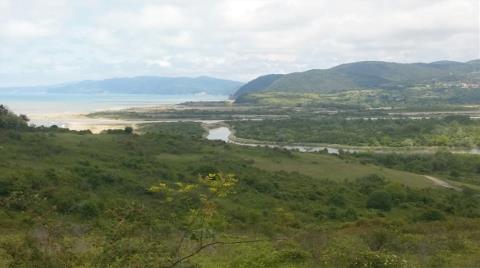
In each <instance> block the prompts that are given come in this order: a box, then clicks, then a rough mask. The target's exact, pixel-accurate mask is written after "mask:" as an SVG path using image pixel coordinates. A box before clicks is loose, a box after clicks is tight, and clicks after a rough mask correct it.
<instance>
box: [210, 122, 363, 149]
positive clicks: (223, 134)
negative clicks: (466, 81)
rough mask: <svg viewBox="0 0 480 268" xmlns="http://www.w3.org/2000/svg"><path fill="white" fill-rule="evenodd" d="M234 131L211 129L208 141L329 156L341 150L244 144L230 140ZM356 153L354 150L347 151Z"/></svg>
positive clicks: (225, 128) (222, 128) (223, 128)
mask: <svg viewBox="0 0 480 268" xmlns="http://www.w3.org/2000/svg"><path fill="white" fill-rule="evenodd" d="M231 134H232V131H231V130H230V129H229V128H228V127H218V128H212V129H209V131H208V135H207V139H208V140H221V141H224V142H228V143H234V144H237V145H243V146H251V147H268V148H280V149H287V150H296V151H299V152H304V153H306V152H320V151H324V150H327V152H328V153H329V154H339V150H338V149H336V148H330V147H316V146H297V145H274V144H254V143H242V142H237V141H233V140H230V135H231ZM345 151H350V152H354V150H345Z"/></svg>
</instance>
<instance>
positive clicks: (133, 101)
mask: <svg viewBox="0 0 480 268" xmlns="http://www.w3.org/2000/svg"><path fill="white" fill-rule="evenodd" d="M227 99H228V96H221V95H208V94H191V95H143V94H138V95H137V94H50V93H5V92H3V93H2V92H0V104H3V105H6V106H7V107H8V108H9V109H10V110H12V111H13V112H15V113H17V114H26V115H30V116H38V115H47V114H58V113H70V114H84V113H90V112H95V111H101V110H111V109H123V108H130V107H149V106H155V105H161V104H178V103H182V102H186V101H221V100H227Z"/></svg>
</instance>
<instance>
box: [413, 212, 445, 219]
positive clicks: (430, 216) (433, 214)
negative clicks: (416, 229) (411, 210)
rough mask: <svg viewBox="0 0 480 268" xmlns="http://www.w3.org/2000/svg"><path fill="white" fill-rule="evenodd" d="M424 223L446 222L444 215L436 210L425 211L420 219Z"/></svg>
mask: <svg viewBox="0 0 480 268" xmlns="http://www.w3.org/2000/svg"><path fill="white" fill-rule="evenodd" d="M419 219H420V220H422V221H441V220H445V216H444V215H443V213H442V212H441V211H439V210H436V209H430V210H427V211H425V212H424V213H423V214H422V215H421V216H420V218H419Z"/></svg>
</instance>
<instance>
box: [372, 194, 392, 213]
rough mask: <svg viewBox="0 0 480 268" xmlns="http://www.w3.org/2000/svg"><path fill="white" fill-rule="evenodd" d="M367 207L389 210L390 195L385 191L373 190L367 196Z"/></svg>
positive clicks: (390, 204)
mask: <svg viewBox="0 0 480 268" xmlns="http://www.w3.org/2000/svg"><path fill="white" fill-rule="evenodd" d="M367 207H368V208H375V209H380V210H384V211H389V210H390V209H391V208H392V196H391V195H390V194H389V193H388V192H385V191H376V192H373V193H372V194H370V196H369V197H368V200H367Z"/></svg>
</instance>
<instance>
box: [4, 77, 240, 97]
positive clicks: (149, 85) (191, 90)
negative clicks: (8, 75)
mask: <svg viewBox="0 0 480 268" xmlns="http://www.w3.org/2000/svg"><path fill="white" fill-rule="evenodd" d="M242 85H243V83H241V82H237V81H231V80H224V79H217V78H212V77H206V76H201V77H196V78H189V77H159V76H139V77H132V78H112V79H105V80H86V81H80V82H72V83H65V84H60V85H52V86H42V87H29V88H24V89H25V90H28V91H32V90H38V91H43V92H47V93H62V94H70V93H77V94H78V93H87V94H88V93H117V94H118V93H120V94H170V95H179V94H199V93H206V94H211V95H231V94H233V93H234V92H235V91H236V90H237V89H238V88H239V87H241V86H242ZM21 89H22V88H9V89H8V90H18V91H19V90H21Z"/></svg>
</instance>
